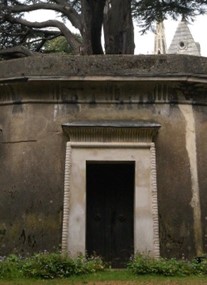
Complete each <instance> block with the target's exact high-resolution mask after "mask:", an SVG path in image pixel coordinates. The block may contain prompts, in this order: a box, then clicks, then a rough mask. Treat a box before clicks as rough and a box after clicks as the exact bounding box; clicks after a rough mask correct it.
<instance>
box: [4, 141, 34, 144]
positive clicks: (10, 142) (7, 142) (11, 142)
mask: <svg viewBox="0 0 207 285" xmlns="http://www.w3.org/2000/svg"><path fill="white" fill-rule="evenodd" d="M30 142H32V143H33V142H37V140H21V141H5V142H0V143H1V144H15V143H30Z"/></svg>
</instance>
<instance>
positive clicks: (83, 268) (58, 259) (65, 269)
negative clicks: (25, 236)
mask: <svg viewBox="0 0 207 285" xmlns="http://www.w3.org/2000/svg"><path fill="white" fill-rule="evenodd" d="M104 268H105V265H104V263H103V261H102V259H101V258H100V257H90V258H86V257H83V256H79V257H78V258H70V257H68V256H63V255H61V254H57V253H39V254H35V255H34V256H32V257H29V258H21V257H17V256H16V255H10V256H8V257H6V258H2V259H1V261H0V279H14V278H24V277H26V278H41V279H54V278H67V277H70V276H72V275H81V274H88V273H94V272H97V271H102V270H104Z"/></svg>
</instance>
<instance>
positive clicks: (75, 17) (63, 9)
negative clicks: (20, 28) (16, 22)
mask: <svg viewBox="0 0 207 285" xmlns="http://www.w3.org/2000/svg"><path fill="white" fill-rule="evenodd" d="M58 2H59V3H60V1H58ZM61 3H62V4H52V3H37V4H33V5H15V6H12V7H7V10H8V13H9V12H10V13H20V12H32V11H36V10H41V9H43V10H53V11H56V12H60V13H62V14H63V15H64V16H66V17H67V18H68V19H69V21H70V22H71V24H72V25H73V26H74V27H75V28H77V29H78V30H80V31H81V30H82V25H81V16H80V15H79V14H78V13H77V12H76V10H75V9H74V8H73V7H72V6H71V5H70V4H69V3H68V2H67V3H66V2H65V1H61Z"/></svg>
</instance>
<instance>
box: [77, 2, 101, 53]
mask: <svg viewBox="0 0 207 285" xmlns="http://www.w3.org/2000/svg"><path fill="white" fill-rule="evenodd" d="M105 2H106V0H82V7H81V9H82V18H83V31H82V37H83V48H82V53H83V54H103V49H102V45H101V30H102V25H103V11H104V6H105Z"/></svg>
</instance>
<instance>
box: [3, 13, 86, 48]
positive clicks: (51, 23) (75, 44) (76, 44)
mask: <svg viewBox="0 0 207 285" xmlns="http://www.w3.org/2000/svg"><path fill="white" fill-rule="evenodd" d="M7 19H8V21H9V22H11V23H18V24H22V25H24V26H27V27H31V28H39V29H41V28H49V27H55V28H58V29H59V30H60V31H61V33H62V34H63V35H64V36H65V38H66V40H67V42H68V44H69V45H70V46H71V47H72V49H73V50H74V52H75V53H76V54H78V53H79V50H80V46H81V42H80V41H78V39H77V38H76V37H75V36H74V34H73V33H71V31H70V30H69V29H68V28H67V27H66V26H65V25H64V24H63V23H61V22H59V21H57V20H48V21H44V22H30V21H27V20H25V19H22V18H14V17H12V16H11V15H7Z"/></svg>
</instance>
